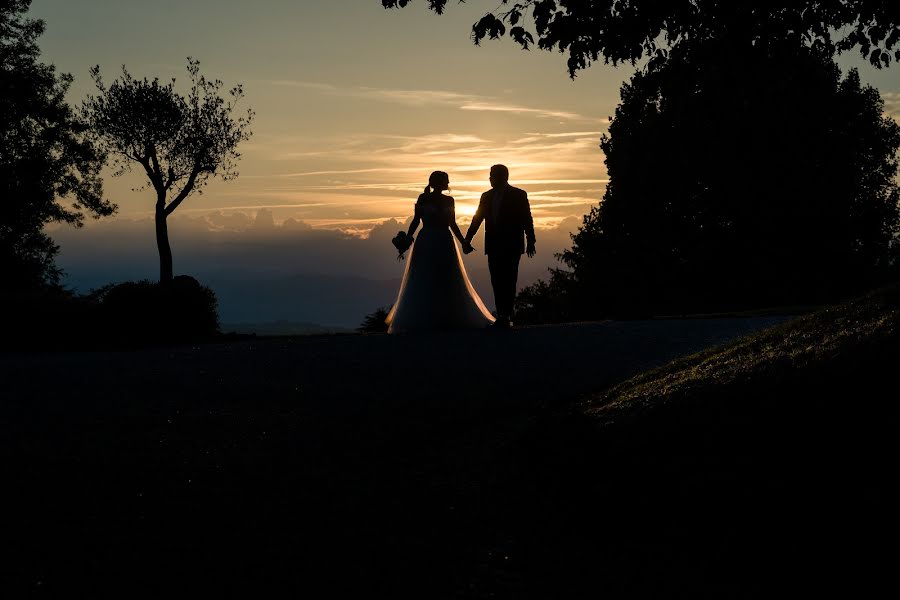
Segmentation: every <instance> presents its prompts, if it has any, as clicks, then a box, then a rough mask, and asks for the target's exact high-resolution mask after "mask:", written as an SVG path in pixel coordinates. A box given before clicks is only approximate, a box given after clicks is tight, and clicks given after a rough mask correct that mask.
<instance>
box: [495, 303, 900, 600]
mask: <svg viewBox="0 0 900 600" xmlns="http://www.w3.org/2000/svg"><path fill="white" fill-rule="evenodd" d="M898 326H900V288H897V287H894V288H890V289H886V290H881V291H878V292H875V293H872V294H870V295H868V296H866V297H864V298H860V299H857V300H854V301H851V302H848V303H846V304H843V305H840V306H834V307H830V308H827V309H824V310H821V311H819V312H817V313H814V314H811V315H808V316H806V317H803V318H800V319H797V320H795V321H792V322H789V323H786V324H783V325H780V326H777V327H774V328H772V329H769V330H766V331H764V332H762V333H758V334H755V335H752V336H750V337H748V338H744V339H742V340H739V341H737V342H733V343H730V344H728V345H725V346H723V347H720V348H714V349H711V350H707V351H703V352H700V353H698V354H694V355H692V356H688V357H685V358H681V359H677V360H675V361H673V362H671V363H669V364H667V365H665V366H663V367H660V368H657V369H653V370H650V371H647V372H645V373H642V374H640V375H637V376H635V377H633V378H631V379H628V380H627V381H624V382H623V383H620V384H618V385H615V386H613V387H612V388H610V389H608V390H606V391H603V392H601V393H596V394H592V395H589V396H587V397H585V398H583V400H582V402H581V403H580V404H579V405H578V406H577V408H574V409H573V410H571V411H569V412H567V413H566V414H565V415H564V416H561V417H560V416H558V417H557V418H555V419H551V420H550V422H551V424H549V425H546V426H539V427H535V429H534V430H533V431H532V432H531V433H530V434H529V435H528V436H526V438H527V441H524V442H523V443H522V445H521V446H520V447H518V448H517V449H516V453H517V454H519V456H520V458H519V459H518V460H519V461H520V462H521V461H522V460H523V459H522V458H521V457H522V456H528V457H530V458H531V465H530V466H529V467H528V468H527V469H523V470H521V472H520V474H519V475H518V476H517V477H516V478H517V479H518V486H519V487H518V488H516V484H511V485H510V489H516V490H517V491H515V492H513V493H512V494H511V497H532V498H534V500H533V501H530V502H528V503H527V504H528V506H527V507H526V508H523V509H522V511H521V512H520V511H515V512H516V515H515V516H511V517H510V519H511V521H513V522H514V521H515V519H516V518H520V519H522V518H527V515H541V519H540V520H538V521H536V522H537V523H538V525H537V526H535V527H534V528H533V530H531V531H528V532H526V533H525V534H524V536H523V535H522V533H521V532H522V531H523V529H522V528H521V527H519V528H516V527H515V526H514V525H512V524H511V523H510V524H508V529H507V530H506V531H509V532H513V531H517V532H518V535H517V536H516V537H517V538H518V539H517V540H516V542H515V545H516V547H517V548H518V549H519V551H520V553H522V554H524V555H525V556H530V557H533V560H532V559H529V560H527V561H525V563H524V564H523V565H521V566H520V572H521V573H540V575H538V576H532V579H533V580H534V581H533V582H532V583H533V585H532V589H540V590H542V592H540V593H544V594H546V593H551V592H552V593H554V594H563V596H561V597H564V596H566V595H567V594H568V595H569V596H570V597H581V596H580V595H581V594H584V593H586V592H588V591H603V592H605V593H606V594H608V595H613V596H617V595H621V596H624V597H638V596H641V595H645V596H649V597H671V596H673V595H677V596H680V595H688V596H695V597H696V596H701V597H702V596H715V597H764V596H771V595H775V594H779V595H780V594H785V593H790V592H793V593H798V594H810V593H813V592H818V591H832V592H833V591H835V590H843V591H845V592H847V593H853V594H865V592H866V591H875V590H878V589H879V588H880V586H884V585H889V584H891V577H892V575H891V573H892V572H893V566H892V565H894V564H895V559H896V551H895V550H893V549H892V548H891V545H892V544H887V545H886V544H885V542H886V541H888V540H893V539H895V538H896V535H897V533H898V532H900V528H898V519H897V517H896V506H897V500H898V496H897V493H896V491H895V487H896V484H895V473H896V470H897V459H896V457H897V456H898V455H900V454H898V450H900V449H898V441H897V440H898V436H897V426H898V414H900V410H898V405H897V400H898V393H897V386H896V374H895V371H894V369H895V368H896V364H897V358H898V357H900V352H898V351H900V336H898V330H900V328H898ZM525 460H528V459H525ZM548 548H556V549H557V550H554V551H552V552H551V551H549V550H548ZM522 550H524V552H522ZM554 556H556V557H558V560H556V561H554V560H553V558H554ZM535 586H536V587H535ZM540 593H536V594H535V597H537V596H539V595H540Z"/></svg>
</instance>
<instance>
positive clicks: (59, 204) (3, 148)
mask: <svg viewBox="0 0 900 600" xmlns="http://www.w3.org/2000/svg"><path fill="white" fill-rule="evenodd" d="M30 4H31V1H30V0H3V1H2V2H0V272H2V277H3V280H4V287H6V286H9V287H8V288H7V289H24V288H32V289H34V288H39V287H43V286H45V285H47V284H57V283H58V281H59V276H60V270H59V269H58V268H57V267H56V266H55V264H54V258H55V256H56V254H57V253H58V252H59V248H58V246H56V244H54V243H53V240H51V239H50V237H49V236H47V234H46V233H45V232H44V227H45V226H46V225H47V224H49V223H53V222H59V223H67V224H69V225H74V226H76V227H80V226H81V225H82V224H83V222H84V218H85V216H86V215H90V216H93V217H95V218H99V217H101V216H107V215H110V214H112V213H113V212H115V209H116V206H115V205H114V204H112V203H110V202H108V201H106V200H104V199H103V187H102V180H101V178H100V170H101V168H102V166H103V164H104V160H105V158H104V155H103V152H102V149H100V148H98V147H96V146H95V145H94V144H92V143H91V140H90V139H88V137H87V136H86V133H87V131H86V126H85V124H84V123H82V122H80V121H79V119H78V118H77V116H76V115H75V113H74V112H73V110H72V108H71V107H70V106H69V105H68V104H66V102H65V95H66V92H67V91H68V89H69V86H70V85H71V84H72V76H71V75H69V74H67V73H59V74H58V73H56V70H55V69H54V67H53V66H52V65H47V64H43V63H41V62H39V60H38V56H39V55H40V49H39V48H38V45H37V39H38V37H40V36H41V34H43V32H44V23H43V21H40V20H36V19H28V18H26V17H25V13H26V12H27V11H28V7H29V5H30Z"/></svg>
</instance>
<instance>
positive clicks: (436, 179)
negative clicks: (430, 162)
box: [425, 171, 450, 194]
mask: <svg viewBox="0 0 900 600" xmlns="http://www.w3.org/2000/svg"><path fill="white" fill-rule="evenodd" d="M432 189H433V190H434V191H435V192H438V193H440V192H443V191H444V190H449V189H450V176H449V175H447V174H446V173H444V172H443V171H435V172H434V173H432V174H431V177H429V178H428V185H426V186H425V193H426V194H427V193H429V192H430V191H431V190H432Z"/></svg>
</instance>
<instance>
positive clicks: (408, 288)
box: [385, 194, 494, 333]
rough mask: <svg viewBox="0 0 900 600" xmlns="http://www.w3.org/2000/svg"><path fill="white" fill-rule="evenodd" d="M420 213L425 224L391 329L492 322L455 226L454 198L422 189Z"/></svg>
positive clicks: (389, 320)
mask: <svg viewBox="0 0 900 600" xmlns="http://www.w3.org/2000/svg"><path fill="white" fill-rule="evenodd" d="M416 216H417V217H419V218H421V219H422V222H423V227H422V230H421V231H420V232H419V235H418V236H417V237H416V240H415V243H414V244H413V247H412V249H411V250H410V253H409V256H408V257H407V262H406V269H405V271H404V273H403V282H402V283H401V284H400V292H399V294H398V295H397V301H396V302H395V303H394V306H393V308H392V309H391V312H390V313H389V314H388V316H387V319H385V322H386V323H387V324H388V333H405V332H412V331H432V330H443V329H480V328H484V327H486V326H488V325H490V324H491V323H493V322H494V317H492V316H491V313H490V312H488V310H487V308H486V307H485V306H484V303H483V302H482V301H481V298H480V297H479V296H478V292H476V291H475V288H473V287H472V283H471V282H470V281H469V278H468V276H467V275H466V267H465V265H464V264H463V260H462V254H461V253H460V250H459V247H458V246H457V242H456V240H455V239H454V238H453V234H452V233H451V231H450V224H451V222H452V223H454V224H455V218H456V214H455V210H454V204H453V198H451V197H449V196H442V195H440V194H431V195H430V196H428V195H424V194H423V196H422V197H420V198H419V202H418V203H417V204H416Z"/></svg>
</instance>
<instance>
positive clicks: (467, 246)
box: [462, 240, 475, 254]
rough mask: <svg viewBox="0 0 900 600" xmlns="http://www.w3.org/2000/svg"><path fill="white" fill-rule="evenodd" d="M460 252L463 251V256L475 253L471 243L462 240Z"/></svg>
mask: <svg viewBox="0 0 900 600" xmlns="http://www.w3.org/2000/svg"><path fill="white" fill-rule="evenodd" d="M462 251H463V254H471V253H473V252H475V247H474V246H473V245H472V242H470V241H469V240H463V241H462Z"/></svg>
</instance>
